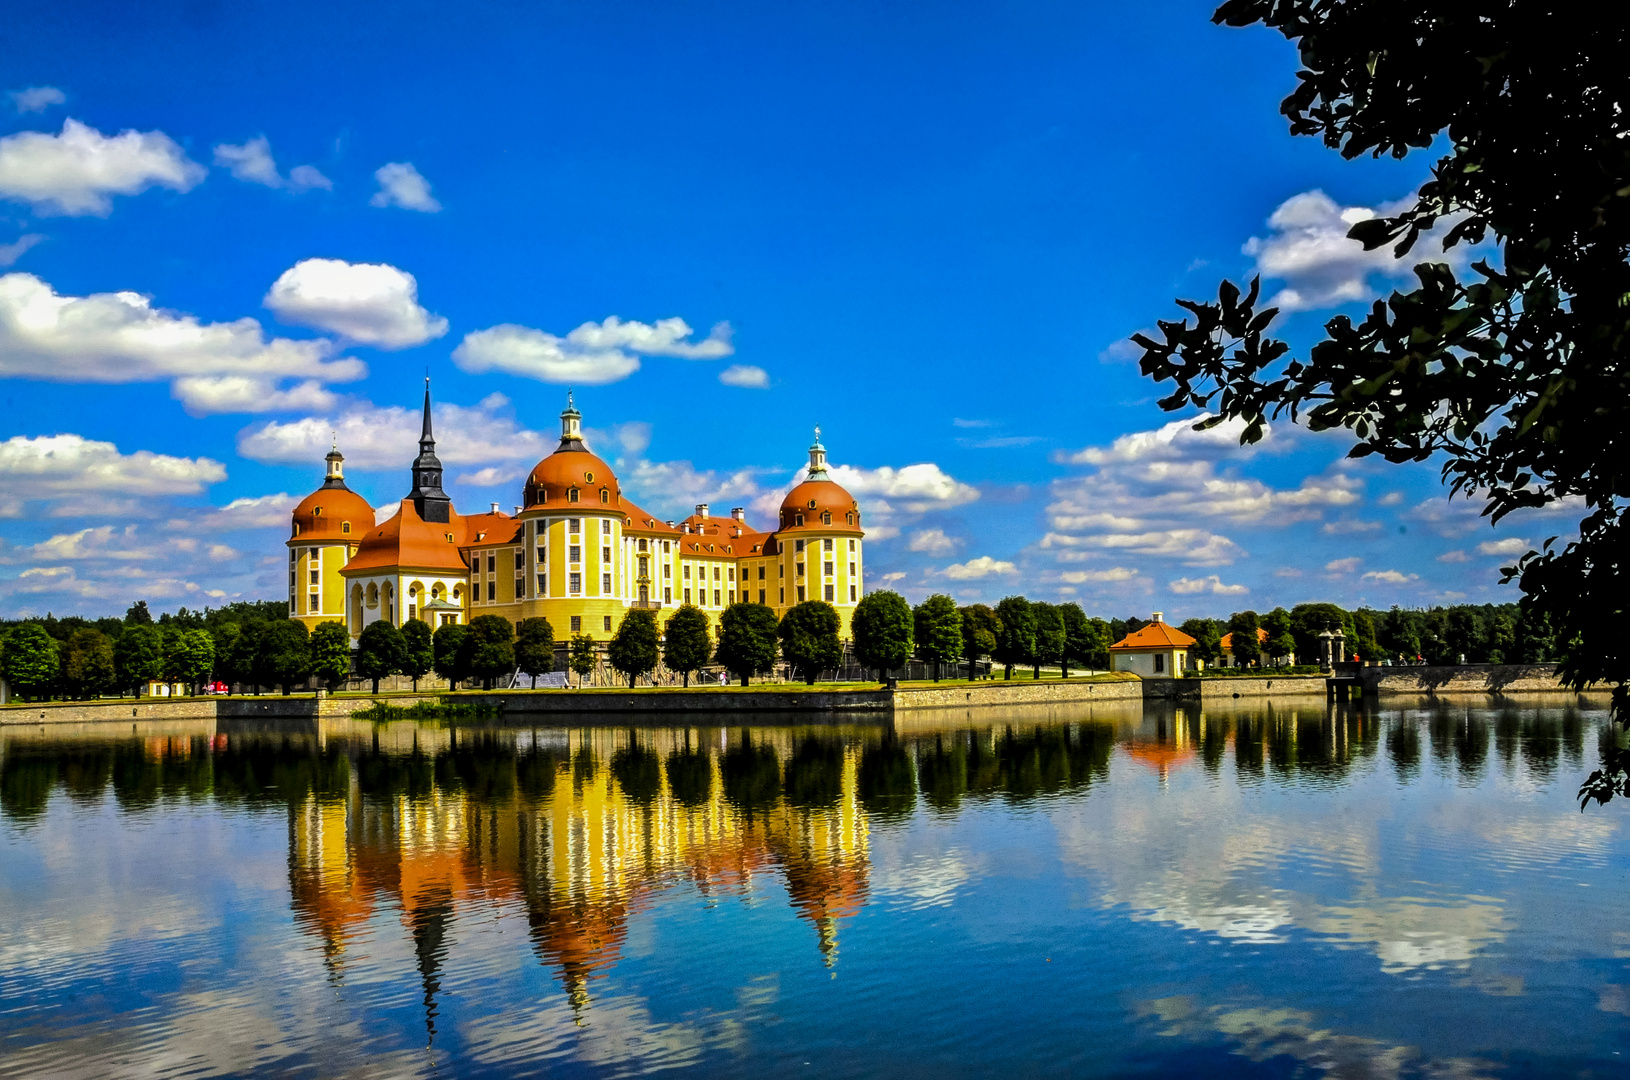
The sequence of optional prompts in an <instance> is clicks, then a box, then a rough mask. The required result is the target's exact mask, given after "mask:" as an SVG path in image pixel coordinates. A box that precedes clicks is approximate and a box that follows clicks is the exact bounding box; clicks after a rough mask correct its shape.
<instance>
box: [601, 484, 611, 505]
mask: <svg viewBox="0 0 1630 1080" xmlns="http://www.w3.org/2000/svg"><path fill="white" fill-rule="evenodd" d="M610 502H611V492H609V491H607V490H606V489H605V488H601V489H600V504H601V505H602V506H604V505H606V504H608V503H610Z"/></svg>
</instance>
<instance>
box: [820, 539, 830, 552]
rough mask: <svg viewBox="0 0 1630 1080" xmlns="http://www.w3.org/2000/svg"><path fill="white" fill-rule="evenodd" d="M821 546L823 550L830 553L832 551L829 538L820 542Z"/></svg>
mask: <svg viewBox="0 0 1630 1080" xmlns="http://www.w3.org/2000/svg"><path fill="white" fill-rule="evenodd" d="M821 546H822V547H823V548H825V549H826V550H827V551H831V550H832V538H831V537H830V536H829V537H827V538H826V539H825V540H823V541H821Z"/></svg>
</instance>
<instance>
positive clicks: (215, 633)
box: [209, 622, 249, 688]
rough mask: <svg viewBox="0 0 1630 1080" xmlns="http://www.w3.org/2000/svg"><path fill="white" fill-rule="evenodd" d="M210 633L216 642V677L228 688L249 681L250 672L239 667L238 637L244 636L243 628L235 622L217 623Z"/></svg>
mask: <svg viewBox="0 0 1630 1080" xmlns="http://www.w3.org/2000/svg"><path fill="white" fill-rule="evenodd" d="M209 634H210V637H211V638H212V639H213V640H214V642H215V677H216V678H217V679H220V680H221V681H222V682H224V683H226V684H227V686H228V688H230V687H231V686H232V685H233V684H234V683H246V682H248V681H249V672H247V671H242V670H239V668H238V663H239V659H240V658H239V655H238V639H239V638H241V637H242V636H243V628H242V627H240V626H239V625H238V624H237V623H235V622H222V623H216V624H215V626H214V627H212V628H211V629H210V632H209Z"/></svg>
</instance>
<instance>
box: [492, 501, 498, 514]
mask: <svg viewBox="0 0 1630 1080" xmlns="http://www.w3.org/2000/svg"><path fill="white" fill-rule="evenodd" d="M492 512H493V513H495V514H496V513H497V512H498V504H497V503H493V504H492Z"/></svg>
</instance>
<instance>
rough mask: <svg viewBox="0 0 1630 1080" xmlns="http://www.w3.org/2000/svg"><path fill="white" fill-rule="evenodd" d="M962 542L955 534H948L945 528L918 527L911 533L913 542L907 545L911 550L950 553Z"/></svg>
mask: <svg viewBox="0 0 1630 1080" xmlns="http://www.w3.org/2000/svg"><path fill="white" fill-rule="evenodd" d="M961 543H962V541H961V540H959V539H957V538H956V537H953V536H946V535H945V530H944V529H918V530H917V531H916V532H914V533H912V534H911V542H910V543H908V544H907V545H906V547H907V548H908V549H909V550H911V551H922V552H927V553H928V554H929V555H949V554H951V552H953V551H955V550H956V549H957V547H958V546H959V545H960V544H961Z"/></svg>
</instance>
